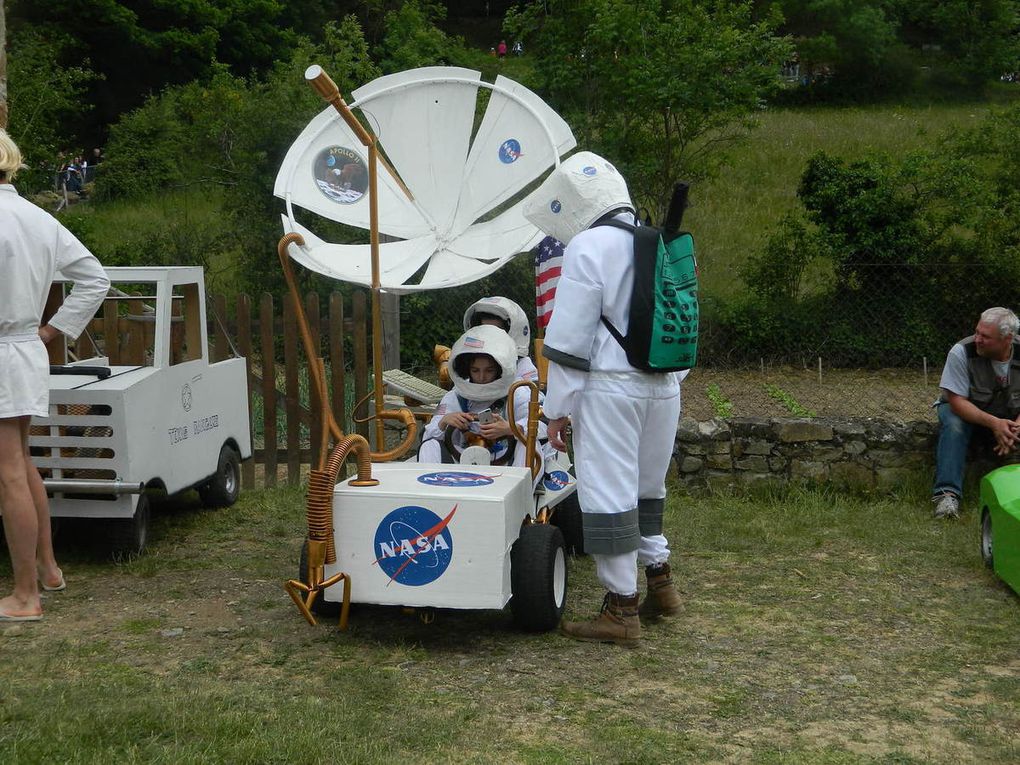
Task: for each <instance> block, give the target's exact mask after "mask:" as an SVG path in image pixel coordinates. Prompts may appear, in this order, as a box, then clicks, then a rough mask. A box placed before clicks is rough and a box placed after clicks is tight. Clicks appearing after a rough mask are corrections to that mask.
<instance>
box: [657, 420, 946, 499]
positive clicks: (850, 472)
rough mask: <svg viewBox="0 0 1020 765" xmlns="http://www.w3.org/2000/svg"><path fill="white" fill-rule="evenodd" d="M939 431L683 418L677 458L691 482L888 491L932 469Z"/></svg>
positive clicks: (683, 477)
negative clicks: (796, 483) (813, 486)
mask: <svg viewBox="0 0 1020 765" xmlns="http://www.w3.org/2000/svg"><path fill="white" fill-rule="evenodd" d="M936 430H937V423H935V422H911V423H906V424H900V423H891V422H884V421H878V420H826V419H811V420H794V419H769V420H766V419H760V418H753V417H742V418H738V417H734V418H732V419H728V420H721V419H714V420H707V421H704V422H698V421H696V420H693V419H690V418H686V417H685V418H684V419H683V420H681V423H680V429H679V431H678V432H677V439H676V447H675V450H674V457H675V460H676V464H677V467H678V468H679V475H680V481H681V482H682V483H684V484H685V485H687V486H689V487H692V488H709V489H713V490H729V489H733V488H743V487H755V486H768V485H784V484H787V483H793V482H804V483H816V484H821V483H825V484H831V485H834V486H837V487H839V488H845V489H851V490H857V491H872V490H876V491H885V490H889V489H891V488H893V487H897V486H901V485H903V483H904V482H905V481H906V480H908V479H911V478H916V477H917V476H918V475H924V474H925V471H927V472H929V473H930V470H931V465H932V464H933V457H934V451H935V434H936Z"/></svg>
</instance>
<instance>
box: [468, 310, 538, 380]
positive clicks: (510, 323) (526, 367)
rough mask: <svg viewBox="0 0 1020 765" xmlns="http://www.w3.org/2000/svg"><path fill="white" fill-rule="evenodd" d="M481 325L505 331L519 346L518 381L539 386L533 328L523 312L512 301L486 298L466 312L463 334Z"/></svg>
mask: <svg viewBox="0 0 1020 765" xmlns="http://www.w3.org/2000/svg"><path fill="white" fill-rule="evenodd" d="M480 324H491V325H493V326H495V327H502V328H503V329H504V330H506V333H507V334H508V335H510V337H511V339H512V340H513V341H514V343H515V344H516V345H517V379H518V380H529V381H533V382H536V383H537V382H538V368H537V367H536V366H535V362H534V361H532V360H531V347H530V346H531V325H530V324H529V323H528V315H527V314H526V313H524V309H523V308H521V307H520V306H519V305H517V303H515V302H514V301H513V300H510V298H505V297H499V296H494V297H484V298H482V299H481V300H476V301H475V302H474V303H472V304H471V305H470V306H468V309H467V310H466V311H465V312H464V331H465V332H467V331H468V330H469V329H471V328H472V327H477V326H478V325H480Z"/></svg>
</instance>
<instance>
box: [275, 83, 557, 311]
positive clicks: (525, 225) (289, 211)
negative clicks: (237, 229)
mask: <svg viewBox="0 0 1020 765" xmlns="http://www.w3.org/2000/svg"><path fill="white" fill-rule="evenodd" d="M482 89H486V90H488V91H490V93H489V101H488V103H487V104H486V108H485V113H484V115H483V117H482V120H481V123H480V125H479V126H478V130H477V131H474V124H475V106H476V102H477V99H478V93H479V91H480V90H482ZM353 96H354V98H355V99H356V100H355V101H354V102H353V103H351V104H350V108H351V109H352V110H358V111H360V112H361V116H362V118H363V121H364V123H365V124H366V125H367V126H368V129H369V130H370V132H371V133H372V134H374V136H375V139H376V141H377V143H378V146H379V147H380V148H381V149H382V151H383V152H385V154H386V156H387V158H388V159H389V161H390V163H391V165H392V172H387V171H386V170H384V171H381V172H379V173H378V183H377V186H378V189H377V193H376V198H377V204H378V209H379V213H378V229H379V232H380V233H383V234H386V235H388V236H391V237H397V238H399V239H400V240H401V241H391V242H384V243H382V244H380V245H379V287H380V288H381V289H383V290H385V291H387V292H392V293H398V294H399V293H406V292H416V291H419V290H427V289H438V288H442V287H453V286H457V285H460V284H466V283H468V282H472V281H474V280H476V279H480V278H482V277H483V276H486V275H488V274H490V273H492V272H493V271H496V270H497V269H498V268H500V266H502V265H503V264H504V263H506V262H507V261H508V260H509V259H511V258H512V257H514V256H515V255H517V254H518V253H520V252H524V251H526V250H528V249H530V248H531V247H533V246H534V245H535V244H537V243H538V241H539V240H540V239H541V238H542V234H541V233H540V232H539V231H538V229H537V228H535V227H534V226H533V225H532V224H531V223H529V222H528V221H527V220H525V218H524V216H523V214H522V212H521V207H522V202H523V200H520V201H518V202H516V203H512V204H511V205H510V206H509V207H507V208H506V209H503V210H501V211H499V212H498V214H493V213H494V211H496V210H498V209H499V208H500V206H501V205H504V204H505V203H507V202H508V200H510V201H512V200H513V198H514V197H515V195H518V194H519V193H520V192H521V191H522V190H524V189H525V188H526V187H527V186H528V185H529V184H531V183H532V182H533V181H535V180H536V179H538V178H539V177H540V176H541V175H542V174H543V173H545V171H546V170H548V169H549V168H551V167H555V166H556V165H558V164H559V159H560V157H561V156H562V155H563V154H565V153H566V152H568V151H570V150H571V149H572V148H574V146H575V145H576V143H577V142H576V141H575V140H574V136H573V134H572V133H571V131H570V127H569V126H568V125H567V123H566V122H564V121H563V120H562V119H561V118H560V117H559V115H557V114H556V113H555V112H554V111H553V110H552V109H551V108H550V107H549V106H548V105H547V104H546V103H545V102H543V101H542V99H540V98H539V97H538V96H537V95H535V94H534V93H533V92H531V91H530V90H528V89H527V88H525V87H524V86H522V85H520V84H518V83H516V82H514V81H513V80H510V79H507V78H506V77H503V76H499V77H497V78H496V81H495V83H487V82H483V81H482V80H481V75H480V73H479V72H476V71H473V70H470V69H462V68H458V67H426V68H422V69H412V70H410V71H406V72H399V73H397V74H391V75H387V76H385V77H380V78H378V79H376V80H373V81H372V82H370V83H369V84H367V85H365V86H364V87H361V88H359V89H358V90H355V91H354V93H353ZM273 193H274V194H275V195H276V196H278V197H280V198H281V199H283V200H284V201H285V202H286V214H285V215H283V216H282V217H283V227H284V232H285V233H297V234H300V235H301V238H302V239H303V240H304V243H303V244H292V245H291V246H290V247H289V249H288V252H289V253H290V255H291V257H293V258H294V259H295V260H297V261H298V262H299V263H301V264H302V265H303V266H305V267H306V268H309V269H311V270H313V271H316V272H318V273H321V274H323V275H325V276H328V277H331V278H333V279H339V280H342V281H346V282H353V283H355V284H362V285H365V286H371V285H372V260H371V246H370V245H368V244H334V243H331V242H326V241H324V240H322V239H321V238H319V237H317V236H316V235H315V234H314V233H312V232H311V231H310V230H309V229H308V228H306V227H304V226H302V225H301V224H300V223H298V221H297V219H296V218H295V215H294V207H295V206H297V207H300V208H303V209H305V210H309V211H311V212H313V213H316V214H318V215H321V216H323V217H325V218H328V219H330V220H335V221H338V222H340V223H344V224H347V225H350V226H356V227H359V228H365V229H368V228H370V214H369V203H368V197H369V173H368V160H367V156H366V151H365V147H364V145H363V142H362V141H361V140H360V139H359V137H358V136H357V135H355V133H354V131H353V130H352V129H351V127H350V126H349V125H348V124H347V123H346V122H345V121H344V119H342V118H341V116H340V115H339V114H338V113H337V110H336V109H334V108H333V107H327V108H326V109H325V110H324V111H322V112H321V113H320V114H319V115H317V116H316V117H315V118H314V119H312V121H311V122H310V123H309V124H308V125H307V127H306V128H305V129H304V131H302V133H301V135H300V136H298V139H297V140H296V141H295V142H294V143H293V145H292V146H291V147H290V150H289V151H288V152H287V156H286V158H285V159H284V161H283V165H282V166H281V168H280V172H279V174H278V175H277V176H276V186H275V188H274V190H273Z"/></svg>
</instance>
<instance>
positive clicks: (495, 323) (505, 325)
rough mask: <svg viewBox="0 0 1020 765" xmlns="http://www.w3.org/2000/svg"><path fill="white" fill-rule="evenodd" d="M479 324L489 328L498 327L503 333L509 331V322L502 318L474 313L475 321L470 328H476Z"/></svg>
mask: <svg viewBox="0 0 1020 765" xmlns="http://www.w3.org/2000/svg"><path fill="white" fill-rule="evenodd" d="M480 324H486V325H488V326H490V327H499V328H500V329H501V330H503V331H504V332H509V331H510V322H508V321H507V320H506V319H504V318H503V317H502V316H496V314H493V313H476V314H475V320H474V322H473V323H472V324H471V326H473V327H477V326H479V325H480Z"/></svg>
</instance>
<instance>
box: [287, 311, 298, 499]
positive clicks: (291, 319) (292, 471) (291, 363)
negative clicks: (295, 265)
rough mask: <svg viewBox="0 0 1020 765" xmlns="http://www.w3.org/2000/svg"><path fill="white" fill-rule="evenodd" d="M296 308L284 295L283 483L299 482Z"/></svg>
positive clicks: (295, 483)
mask: <svg viewBox="0 0 1020 765" xmlns="http://www.w3.org/2000/svg"><path fill="white" fill-rule="evenodd" d="M296 309H297V306H295V305H294V300H293V298H292V297H291V296H290V293H289V292H288V293H287V294H286V295H285V296H284V300H283V363H284V365H285V366H284V380H285V388H284V390H285V392H286V412H287V483H289V484H290V485H291V486H297V485H298V484H299V483H300V482H301V388H300V383H299V381H298V329H297V316H296V313H295V312H296Z"/></svg>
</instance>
